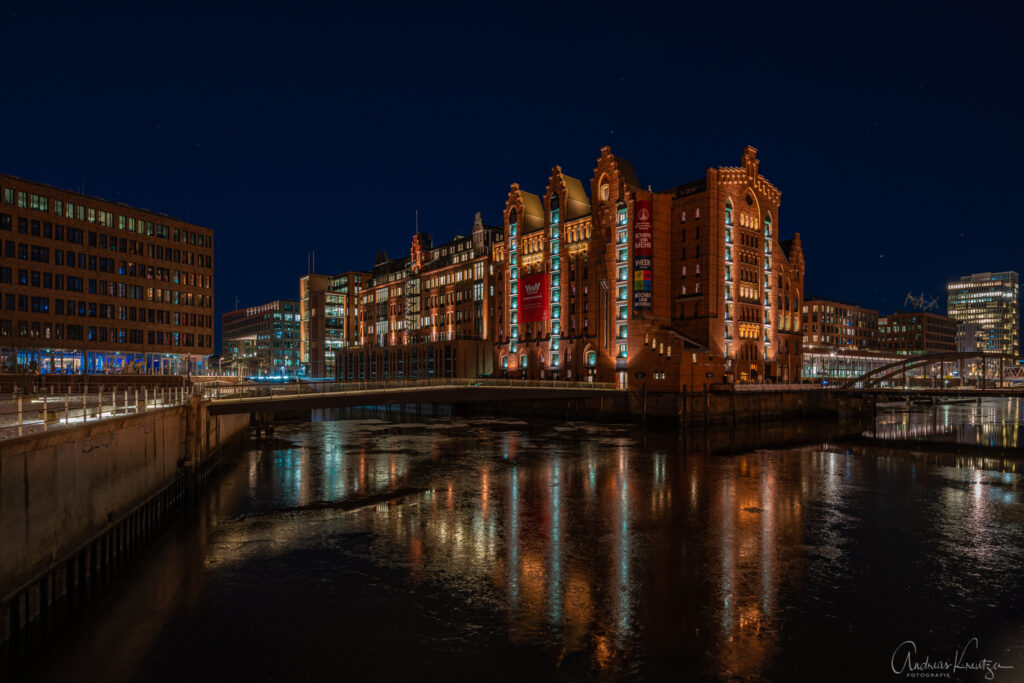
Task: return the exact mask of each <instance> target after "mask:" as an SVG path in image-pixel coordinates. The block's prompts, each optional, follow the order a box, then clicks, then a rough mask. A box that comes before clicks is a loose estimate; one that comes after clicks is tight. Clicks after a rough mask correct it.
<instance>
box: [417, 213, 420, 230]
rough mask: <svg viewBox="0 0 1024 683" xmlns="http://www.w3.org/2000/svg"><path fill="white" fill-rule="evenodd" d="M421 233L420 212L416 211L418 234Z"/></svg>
mask: <svg viewBox="0 0 1024 683" xmlns="http://www.w3.org/2000/svg"><path fill="white" fill-rule="evenodd" d="M419 231H420V210H419V209H416V232H417V233H419Z"/></svg>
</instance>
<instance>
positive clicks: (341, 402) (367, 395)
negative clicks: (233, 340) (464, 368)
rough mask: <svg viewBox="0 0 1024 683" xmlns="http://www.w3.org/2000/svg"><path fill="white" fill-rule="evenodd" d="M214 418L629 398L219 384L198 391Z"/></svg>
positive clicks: (502, 386)
mask: <svg viewBox="0 0 1024 683" xmlns="http://www.w3.org/2000/svg"><path fill="white" fill-rule="evenodd" d="M198 390H199V392H200V393H201V394H202V396H203V398H205V399H207V400H208V401H209V412H210V414H211V415H228V414H232V413H258V412H268V411H293V410H294V411H299V410H314V409H320V408H345V407H355V406H383V405H401V404H417V403H446V404H459V403H495V402H497V403H502V402H507V401H529V402H534V401H551V400H571V399H585V398H606V397H613V396H623V395H624V394H625V390H623V389H618V388H616V386H615V385H614V384H611V383H605V382H568V381H561V380H515V379H448V378H445V379H409V380H390V381H383V382H297V383H291V384H263V383H251V384H236V385H227V386H219V385H214V384H208V385H203V386H201V387H198Z"/></svg>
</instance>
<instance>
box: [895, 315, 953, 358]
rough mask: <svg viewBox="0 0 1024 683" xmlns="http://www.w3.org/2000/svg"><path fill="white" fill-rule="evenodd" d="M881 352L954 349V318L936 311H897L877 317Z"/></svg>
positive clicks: (912, 353) (909, 353) (911, 353)
mask: <svg viewBox="0 0 1024 683" xmlns="http://www.w3.org/2000/svg"><path fill="white" fill-rule="evenodd" d="M878 341H879V347H880V348H881V350H882V351H884V352H886V353H890V354H896V355H898V356H916V355H923V354H927V353H944V352H950V351H956V321H955V320H953V319H952V318H947V317H946V316H944V315H938V314H937V313H925V312H923V311H912V312H904V311H897V312H896V313H892V314H891V315H887V316H885V317H884V318H879V319H878Z"/></svg>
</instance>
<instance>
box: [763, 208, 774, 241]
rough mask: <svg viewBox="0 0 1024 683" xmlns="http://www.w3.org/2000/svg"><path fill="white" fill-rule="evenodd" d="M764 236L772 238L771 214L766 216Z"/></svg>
mask: <svg viewBox="0 0 1024 683" xmlns="http://www.w3.org/2000/svg"><path fill="white" fill-rule="evenodd" d="M764 236H765V237H771V236H772V215H771V214H770V213H766V214H765V215H764Z"/></svg>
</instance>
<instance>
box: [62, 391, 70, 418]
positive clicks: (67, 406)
mask: <svg viewBox="0 0 1024 683" xmlns="http://www.w3.org/2000/svg"><path fill="white" fill-rule="evenodd" d="M70 398H71V392H70V390H69V391H68V393H66V394H64V426H65V427H67V426H68V408H69V404H70V403H71V401H70V400H69V399H70Z"/></svg>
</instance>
